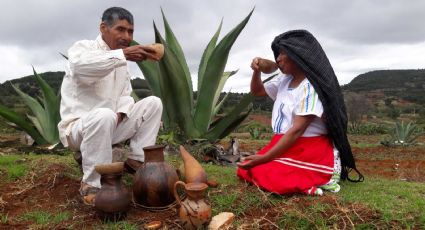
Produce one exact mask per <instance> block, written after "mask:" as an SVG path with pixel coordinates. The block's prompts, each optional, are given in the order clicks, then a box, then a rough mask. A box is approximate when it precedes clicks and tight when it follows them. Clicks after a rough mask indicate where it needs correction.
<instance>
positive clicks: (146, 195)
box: [133, 145, 178, 208]
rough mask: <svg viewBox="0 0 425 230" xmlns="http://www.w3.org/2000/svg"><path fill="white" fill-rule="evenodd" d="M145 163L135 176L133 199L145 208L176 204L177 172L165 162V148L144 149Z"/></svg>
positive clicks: (150, 147) (160, 146)
mask: <svg viewBox="0 0 425 230" xmlns="http://www.w3.org/2000/svg"><path fill="white" fill-rule="evenodd" d="M143 151H144V153H145V163H144V164H143V166H141V167H140V168H139V169H138V170H137V171H136V174H135V175H134V184H133V198H134V201H135V202H136V204H139V205H141V206H144V207H147V208H149V207H152V208H155V207H164V206H167V205H170V204H172V203H174V201H175V198H174V195H173V187H174V183H176V181H178V176H177V172H176V170H175V169H174V168H173V167H172V166H171V165H169V164H168V163H166V162H164V146H163V145H154V146H149V147H145V148H143Z"/></svg>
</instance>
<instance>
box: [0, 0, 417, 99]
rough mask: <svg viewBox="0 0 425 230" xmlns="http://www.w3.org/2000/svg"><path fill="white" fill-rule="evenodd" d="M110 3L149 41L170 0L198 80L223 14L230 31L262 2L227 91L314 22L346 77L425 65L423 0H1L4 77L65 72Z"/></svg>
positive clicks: (169, 10)
mask: <svg viewBox="0 0 425 230" xmlns="http://www.w3.org/2000/svg"><path fill="white" fill-rule="evenodd" d="M110 6H122V7H124V8H127V9H128V10H129V11H131V12H132V13H133V15H134V17H135V34H134V39H135V40H137V41H139V43H142V44H149V43H152V42H153V41H154V33H153V27H152V22H153V21H155V22H156V24H157V25H158V27H159V28H160V30H161V31H163V30H162V28H163V27H162V18H161V11H160V7H162V8H163V10H164V12H165V14H166V17H167V19H168V21H169V23H170V24H171V27H172V29H173V30H174V33H175V34H176V36H177V38H178V39H179V41H180V43H181V45H182V47H183V50H184V52H185V55H186V58H187V62H188V64H189V68H190V70H191V72H192V74H193V78H194V82H196V73H197V68H198V65H199V60H200V57H201V55H202V52H203V50H204V48H205V46H206V45H207V43H208V41H209V39H210V38H211V37H212V35H213V34H214V32H215V31H216V29H217V27H218V25H219V23H220V20H221V19H222V18H223V29H222V36H224V34H226V33H227V32H229V31H230V30H231V29H232V28H233V27H234V26H236V25H237V24H238V23H239V22H240V21H241V20H242V19H243V18H244V17H245V16H246V15H247V14H248V13H249V11H250V10H251V9H252V8H253V7H254V6H255V10H254V13H253V15H252V17H251V19H250V21H249V22H248V24H247V26H246V27H245V29H244V30H243V31H242V33H241V34H240V36H239V38H238V39H237V40H236V42H235V44H234V46H233V48H232V50H231V53H230V56H229V59H228V63H227V66H226V69H227V70H235V69H239V72H238V73H237V74H236V75H234V76H232V77H231V78H230V79H229V80H228V81H227V83H226V86H225V90H226V91H228V90H230V89H231V90H232V92H246V91H247V90H248V89H249V81H250V76H251V70H250V67H249V66H250V63H251V60H252V58H254V57H256V56H260V57H265V58H270V59H272V58H273V55H272V52H271V50H270V43H271V41H272V40H273V38H274V37H275V36H277V35H278V34H280V33H282V32H284V31H287V30H291V29H307V30H309V31H310V32H312V33H313V34H314V35H315V36H316V38H317V39H318V40H319V41H320V42H321V44H322V46H323V48H324V50H325V51H326V53H327V55H328V57H329V59H330V61H331V63H332V65H333V67H334V69H335V72H336V74H337V76H338V79H339V82H340V84H347V83H349V82H350V81H351V80H352V79H353V78H354V77H356V76H358V75H359V74H361V73H365V72H367V71H371V70H380V69H423V68H425V24H424V22H425V13H424V12H425V1H422V0H409V1H402V0H356V1H341V0H316V1H313V0H311V1H307V0H297V1H287V0H257V1H254V0H209V1H207V0H191V1H188V0H186V1H183V0H180V1H177V0H168V1H167V0H151V1H146V0H138V1H124V0H121V1H117V0H115V1H113V0H97V1H94V0H93V1H87V0H58V1H51V0H37V1H35V0H1V1H0V9H1V10H2V13H1V14H0V21H1V22H2V26H1V29H0V83H3V82H4V81H6V80H9V79H14V78H19V77H22V76H27V75H30V74H32V68H31V65H33V66H34V67H35V68H36V70H37V72H45V71H63V69H64V65H65V60H64V59H63V58H62V57H61V56H60V55H59V52H62V53H66V52H67V49H68V48H69V47H70V46H71V45H72V44H73V43H74V42H75V41H78V40H81V39H95V38H96V36H97V34H98V33H99V23H100V17H101V14H102V13H103V11H104V10H105V9H106V8H108V7H110ZM222 36H221V37H222ZM221 37H220V38H221ZM130 68H131V73H132V74H133V75H134V77H141V76H142V73H141V72H140V70H138V69H137V67H136V66H135V65H134V64H130ZM195 85H196V84H195Z"/></svg>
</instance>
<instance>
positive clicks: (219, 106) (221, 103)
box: [212, 90, 230, 117]
mask: <svg viewBox="0 0 425 230" xmlns="http://www.w3.org/2000/svg"><path fill="white" fill-rule="evenodd" d="M229 95H230V90H229V92H228V93H226V95H224V97H223V99H222V100H221V101H220V103H218V104H217V106H216V107H215V108H214V113H213V116H212V117H214V116H216V115H217V113H218V112H219V111H220V109H221V107H223V105H224V102H225V101H226V100H227V98H228V97H229Z"/></svg>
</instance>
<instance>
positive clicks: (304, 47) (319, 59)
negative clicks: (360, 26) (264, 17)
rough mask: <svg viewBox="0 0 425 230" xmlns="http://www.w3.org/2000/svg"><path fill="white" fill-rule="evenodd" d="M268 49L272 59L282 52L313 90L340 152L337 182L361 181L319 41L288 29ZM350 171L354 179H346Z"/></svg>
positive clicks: (342, 109) (338, 96)
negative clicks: (338, 178)
mask: <svg viewBox="0 0 425 230" xmlns="http://www.w3.org/2000/svg"><path fill="white" fill-rule="evenodd" d="M272 50H273V53H274V57H275V59H277V57H278V56H279V54H280V51H284V52H285V53H286V54H287V55H288V57H289V58H290V59H292V60H293V61H294V62H295V63H297V64H298V66H299V67H300V68H301V69H302V70H303V71H304V73H305V75H306V78H307V79H308V80H309V81H310V83H311V84H312V85H313V87H314V89H315V90H316V91H317V93H318V95H319V98H320V100H321V101H322V104H323V108H324V114H325V121H326V125H327V128H328V131H329V136H330V137H331V139H332V140H333V142H334V145H335V147H336V148H337V149H338V151H339V152H340V157H341V164H342V172H341V179H343V180H345V179H347V180H349V181H355V182H359V181H363V180H364V177H363V175H362V174H361V173H360V172H359V171H358V170H357V169H356V164H355V161H354V157H353V154H352V152H351V147H350V143H349V142H348V138H347V112H346V109H345V104H344V97H343V95H342V91H341V87H340V86H339V83H338V79H337V78H336V75H335V72H334V70H333V68H332V66H331V63H330V62H329V60H328V58H327V56H326V54H325V52H324V51H323V49H322V47H321V45H320V44H319V42H318V41H317V40H316V38H315V37H314V36H313V35H312V34H311V33H310V32H308V31H306V30H292V31H288V32H285V33H283V34H281V35H279V36H277V37H276V38H275V39H274V41H273V42H272ZM351 170H355V171H356V172H357V173H358V178H357V179H354V180H353V179H350V178H349V176H348V174H349V172H350V171H351Z"/></svg>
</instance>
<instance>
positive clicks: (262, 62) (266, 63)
mask: <svg viewBox="0 0 425 230" xmlns="http://www.w3.org/2000/svg"><path fill="white" fill-rule="evenodd" d="M258 66H259V67H260V71H261V72H263V73H266V74H269V73H273V72H274V71H276V70H277V68H278V66H277V64H276V63H275V62H274V61H271V60H269V59H264V58H260V59H259V60H258Z"/></svg>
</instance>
